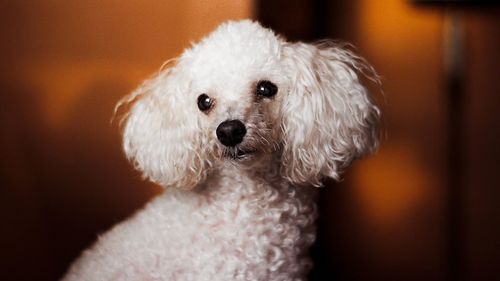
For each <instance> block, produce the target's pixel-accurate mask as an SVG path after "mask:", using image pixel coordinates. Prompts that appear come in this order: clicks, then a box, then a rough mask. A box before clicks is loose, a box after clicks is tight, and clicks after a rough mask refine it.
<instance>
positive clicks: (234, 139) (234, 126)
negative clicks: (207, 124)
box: [216, 120, 247, 146]
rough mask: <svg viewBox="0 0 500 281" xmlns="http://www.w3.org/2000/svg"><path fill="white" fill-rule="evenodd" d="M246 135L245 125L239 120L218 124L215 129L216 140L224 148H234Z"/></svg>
mask: <svg viewBox="0 0 500 281" xmlns="http://www.w3.org/2000/svg"><path fill="white" fill-rule="evenodd" d="M246 133H247V129H246V128H245V124H243V123H241V121H240V120H227V121H224V122H222V123H220V124H219V127H217V131H216V134H217V138H218V139H219V141H220V142H221V143H222V144H223V145H225V146H235V145H237V144H238V143H240V142H242V141H243V137H244V136H245V134H246Z"/></svg>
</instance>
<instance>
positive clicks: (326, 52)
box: [124, 21, 379, 189]
mask: <svg viewBox="0 0 500 281" xmlns="http://www.w3.org/2000/svg"><path fill="white" fill-rule="evenodd" d="M170 64H171V66H170V67H167V68H166V69H164V70H162V71H161V72H160V73H159V74H158V75H157V76H155V77H153V78H152V79H150V80H148V81H146V82H145V83H144V84H143V85H142V86H141V87H139V88H138V89H137V90H136V91H135V92H134V93H132V94H131V95H130V96H129V97H128V98H126V99H125V102H130V101H134V103H133V105H132V106H131V109H130V112H129V114H128V117H127V119H126V123H125V128H124V149H125V153H126V154H127V156H128V157H129V159H131V160H132V161H133V162H134V163H135V164H136V166H137V168H138V169H140V170H141V171H142V172H143V173H144V175H145V176H146V177H148V178H149V179H151V180H152V181H154V182H157V183H159V184H161V185H163V186H165V187H170V186H173V187H179V188H186V189H188V188H192V187H194V186H196V185H197V184H198V183H200V182H201V181H203V180H204V179H205V178H206V177H207V175H208V174H209V173H210V171H211V170H212V168H214V167H216V166H217V165H219V164H220V163H221V162H225V161H232V162H234V163H237V164H238V165H247V164H248V163H251V162H252V161H255V160H256V159H259V158H260V157H262V156H263V155H274V156H276V158H278V159H281V160H280V161H279V162H280V163H281V164H280V165H281V167H279V168H280V173H281V176H282V177H283V178H285V179H286V180H288V181H290V182H291V183H293V184H312V185H316V186H318V185H320V183H321V180H322V178H324V177H332V178H335V179H338V177H339V173H340V172H341V171H342V170H343V169H344V168H345V167H346V166H347V165H348V164H349V163H350V162H351V161H352V160H353V159H355V158H357V157H360V156H362V155H364V154H366V153H368V152H371V151H372V150H373V149H375V148H376V146H377V143H378V131H377V127H378V126H377V125H378V121H379V110H378V108H377V107H376V106H375V105H374V104H373V103H372V102H371V100H370V98H369V96H368V93H367V91H366V89H365V88H364V87H363V86H362V85H361V84H360V82H359V80H358V76H357V74H356V72H355V71H356V70H360V71H361V72H363V71H371V68H370V67H368V66H367V65H366V64H364V63H363V60H362V59H360V58H359V57H357V56H355V55H353V54H352V53H351V52H350V51H347V50H345V49H344V48H341V47H338V46H336V45H333V44H328V43H322V44H304V43H289V42H286V41H285V40H284V39H283V38H280V37H279V36H276V35H275V34H274V33H273V32H272V31H271V30H269V29H265V28H263V27H261V26H260V25H259V24H258V23H254V22H251V21H240V22H228V23H225V24H223V25H221V26H220V27H219V28H217V29H216V30H215V31H214V32H213V33H211V34H210V35H209V36H208V37H206V38H205V39H203V40H202V41H201V42H199V43H198V44H196V45H194V46H193V47H192V48H190V49H188V50H186V51H185V52H184V53H183V54H182V55H181V56H180V57H179V58H178V59H176V60H175V61H173V62H171V63H170ZM372 73H373V72H372Z"/></svg>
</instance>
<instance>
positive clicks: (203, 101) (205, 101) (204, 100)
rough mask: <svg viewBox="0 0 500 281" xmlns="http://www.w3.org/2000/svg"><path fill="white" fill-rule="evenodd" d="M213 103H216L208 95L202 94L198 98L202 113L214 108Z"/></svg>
mask: <svg viewBox="0 0 500 281" xmlns="http://www.w3.org/2000/svg"><path fill="white" fill-rule="evenodd" d="M213 102H214V101H213V99H212V98H211V97H209V96H207V94H201V95H200V96H199V97H198V108H199V109H200V110H201V111H206V110H208V109H210V108H211V107H212V105H213Z"/></svg>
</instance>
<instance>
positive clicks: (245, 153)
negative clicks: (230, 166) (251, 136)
mask: <svg viewBox="0 0 500 281" xmlns="http://www.w3.org/2000/svg"><path fill="white" fill-rule="evenodd" d="M256 153H257V150H255V149H248V148H241V147H235V148H230V149H226V150H225V151H224V156H225V157H228V158H231V159H233V160H245V159H249V158H251V157H252V156H254V155H255V154H256Z"/></svg>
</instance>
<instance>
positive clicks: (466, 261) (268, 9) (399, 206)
mask: <svg viewBox="0 0 500 281" xmlns="http://www.w3.org/2000/svg"><path fill="white" fill-rule="evenodd" d="M416 2H419V1H408V0H385V1H375V0H350V1H340V0H331V1H326V0H314V1H305V0H290V1H284V0H277V1H265V0H235V1H223V0H206V1H200V0H198V1H197V0H187V1H173V0H143V1H132V0H128V1H118V0H72V1H62V0H48V1H39V0H18V1H8V0H0V22H1V24H0V34H1V40H2V43H1V45H0V62H1V63H0V71H1V75H0V89H1V91H0V134H1V135H0V146H1V147H2V150H1V157H0V221H3V222H4V223H3V225H2V226H1V227H0V249H1V251H0V276H2V280H57V279H58V278H59V277H61V275H62V274H63V273H64V271H65V270H66V268H67V266H68V265H69V264H70V263H71V261H72V260H73V259H74V258H76V257H77V256H78V255H79V253H80V251H81V250H82V249H84V248H85V247H88V246H89V245H90V244H91V243H92V242H93V241H94V240H95V239H96V236H97V235H98V234H99V233H102V232H103V231H105V230H106V229H108V228H109V227H110V226H111V225H113V224H115V223H117V222H119V221H121V220H123V219H124V218H126V217H127V216H129V215H130V214H132V213H133V212H134V211H135V210H137V209H139V208H140V207H141V206H143V205H144V204H145V202H146V201H148V200H149V199H150V198H151V197H153V196H155V195H156V194H158V193H159V192H160V189H159V188H158V187H157V186H154V185H152V184H149V183H147V182H144V181H142V180H141V178H140V175H139V174H138V173H137V172H135V171H133V169H132V168H131V166H130V165H129V164H128V163H127V162H126V160H125V158H124V156H123V153H122V151H121V147H120V145H121V144H120V133H119V128H118V127H117V125H116V124H112V123H111V117H112V115H113V109H114V105H115V104H116V102H117V101H118V100H119V99H120V98H121V97H122V96H124V95H126V94H127V93H129V92H130V91H131V90H133V89H134V87H136V86H137V85H138V84H139V83H140V82H141V81H142V80H143V79H145V78H147V77H148V76H149V75H151V74H153V73H154V72H155V71H157V70H158V69H159V67H160V65H161V64H162V62H163V61H165V60H167V59H169V58H172V57H176V56H178V55H179V54H180V53H181V52H182V50H183V49H184V48H186V47H188V46H189V45H190V43H191V42H196V41H197V40H199V39H200V38H201V37H202V36H203V35H205V34H207V33H208V32H210V31H211V30H212V29H213V28H215V27H216V26H217V25H218V24H219V23H221V22H223V21H225V20H228V19H242V18H252V19H256V20H259V21H261V22H262V23H263V24H264V25H265V26H267V27H271V28H273V29H275V30H276V31H277V32H278V33H280V34H283V35H284V36H286V37H287V38H289V39H291V40H304V41H314V40H316V39H321V38H335V39H338V40H343V41H348V42H351V43H353V44H354V45H355V46H356V48H357V52H358V53H359V54H361V55H362V56H364V57H365V58H367V60H368V61H369V62H370V63H371V64H372V65H373V66H374V67H375V69H377V71H378V72H379V73H380V74H381V75H382V77H383V88H384V95H383V96H382V94H377V96H376V99H377V100H379V102H380V104H381V106H382V108H383V112H384V118H385V137H384V140H383V143H382V147H381V149H380V151H379V152H378V153H377V155H375V156H373V157H370V158H368V159H366V160H363V161H358V162H356V163H355V164H354V165H353V167H352V169H350V171H349V172H348V173H347V174H346V175H345V177H344V178H345V179H344V180H343V181H342V182H340V183H333V182H328V183H327V187H326V188H324V189H323V190H321V196H320V197H321V202H320V210H321V217H320V220H319V236H318V243H317V244H316V246H315V247H314V248H313V249H312V255H313V257H314V259H315V263H316V266H315V268H314V270H313V272H312V273H311V280H493V279H495V277H497V278H498V276H500V269H499V266H500V239H499V238H500V203H498V201H499V199H500V180H498V176H499V175H498V174H497V173H499V167H500V165H499V164H498V161H499V160H500V130H499V124H500V114H499V113H498V111H499V110H498V108H500V87H499V85H498V84H497V82H498V78H499V73H500V72H499V71H498V70H497V69H496V67H498V66H499V65H500V56H499V52H500V9H499V6H497V5H495V4H494V3H493V2H494V1H479V2H482V3H483V4H467V3H460V4H454V3H451V4H450V3H449V4H445V5H442V4H441V3H439V2H440V1H420V2H425V3H416ZM427 2H431V3H430V4H428V3H427ZM445 2H456V1H445ZM458 2H463V1H458ZM470 2H478V1H470ZM485 2H486V4H485ZM375 92H377V91H376V88H375Z"/></svg>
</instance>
